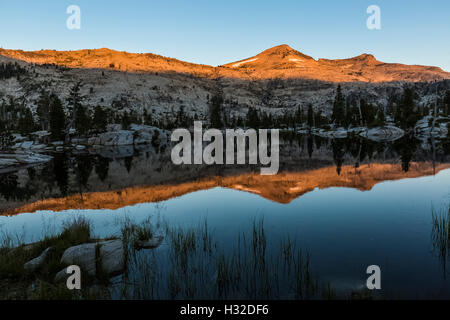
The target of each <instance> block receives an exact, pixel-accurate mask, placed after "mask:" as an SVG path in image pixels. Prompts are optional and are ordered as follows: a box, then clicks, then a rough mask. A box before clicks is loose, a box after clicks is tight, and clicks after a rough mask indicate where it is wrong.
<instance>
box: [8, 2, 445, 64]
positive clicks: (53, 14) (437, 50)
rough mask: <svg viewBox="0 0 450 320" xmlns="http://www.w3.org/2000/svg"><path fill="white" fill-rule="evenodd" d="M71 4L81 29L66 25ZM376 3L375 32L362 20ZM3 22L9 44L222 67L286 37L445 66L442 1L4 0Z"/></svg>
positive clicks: (336, 53)
mask: <svg viewBox="0 0 450 320" xmlns="http://www.w3.org/2000/svg"><path fill="white" fill-rule="evenodd" d="M72 4H75V5H78V6H79V7H80V8H81V30H68V29H67V28H66V20H67V18H68V16H69V15H68V14H67V13H66V8H67V7H68V6H69V5H72ZM372 4H375V5H378V6H379V7H380V8H381V30H368V29H367V28H366V19H367V17H368V16H369V15H368V14H367V13H366V9H367V7H368V6H369V5H372ZM0 30H1V31H0V32H1V36H0V47H3V48H8V49H24V50H40V49H58V50H76V49H85V48H102V47H108V48H111V49H115V50H121V51H122V50H123V51H129V52H152V53H156V54H161V55H164V56H168V57H173V58H178V59H182V60H186V61H190V62H195V63H204V64H210V65H220V64H224V63H227V62H231V61H235V60H240V59H244V58H246V57H249V56H253V55H255V54H257V53H259V52H260V51H262V50H264V49H267V48H269V47H272V46H275V45H278V44H283V43H285V44H289V45H290V46H291V47H293V48H294V49H297V50H299V51H301V52H303V53H305V54H308V55H310V56H313V57H314V58H348V57H352V56H356V55H359V54H361V53H372V54H374V55H375V57H376V58H377V59H379V60H382V61H386V62H401V63H407V64H423V65H436V66H439V67H441V68H443V69H445V70H446V71H450V1H448V0H433V1H418V0H409V1H406V0H395V1H392V0H370V1H366V0H342V1H335V0H333V1H331V0H330V1H323V0H315V1H313V0H311V1H309V0H303V1H302V0H296V1H294V0H292V1H290V0H287V1H283V0H278V1H266V0H260V1H249V0H247V1H245V0H241V1H236V0H228V1H218V0H209V1H205V0H184V1H181V0H173V1H172V0H145V1H144V0H127V1H119V0H109V1H107V0H69V1H66V0H39V1H31V0H14V1H5V0H1V1H0Z"/></svg>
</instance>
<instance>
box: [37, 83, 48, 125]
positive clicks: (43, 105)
mask: <svg viewBox="0 0 450 320" xmlns="http://www.w3.org/2000/svg"><path fill="white" fill-rule="evenodd" d="M36 113H37V116H38V121H39V125H40V126H41V128H42V130H48V129H49V123H50V95H49V94H48V92H46V91H44V90H43V91H42V92H41V94H40V96H39V99H38V100H37V108H36Z"/></svg>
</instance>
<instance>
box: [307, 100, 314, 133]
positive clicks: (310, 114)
mask: <svg viewBox="0 0 450 320" xmlns="http://www.w3.org/2000/svg"><path fill="white" fill-rule="evenodd" d="M308 127H309V128H312V127H314V110H313V107H312V104H309V105H308Z"/></svg>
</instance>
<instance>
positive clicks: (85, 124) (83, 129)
mask: <svg viewBox="0 0 450 320" xmlns="http://www.w3.org/2000/svg"><path fill="white" fill-rule="evenodd" d="M76 113H77V114H76V116H75V122H74V126H75V129H76V130H77V133H78V134H79V135H82V136H84V135H86V134H87V133H88V132H89V130H90V129H91V118H90V116H89V115H88V112H87V110H86V107H85V106H83V105H82V104H80V105H78V107H77V109H76Z"/></svg>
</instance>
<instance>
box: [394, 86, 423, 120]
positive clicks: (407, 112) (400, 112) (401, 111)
mask: <svg viewBox="0 0 450 320" xmlns="http://www.w3.org/2000/svg"><path fill="white" fill-rule="evenodd" d="M414 95H415V92H414V90H413V89H412V88H406V89H405V90H404V92H403V96H402V98H401V100H400V103H399V105H398V107H397V111H396V115H395V118H396V119H395V120H396V122H397V124H398V125H399V126H400V127H401V128H403V129H409V128H413V127H414V126H415V124H416V122H417V121H418V120H419V118H420V112H419V111H418V110H416V106H415V102H414Z"/></svg>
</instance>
